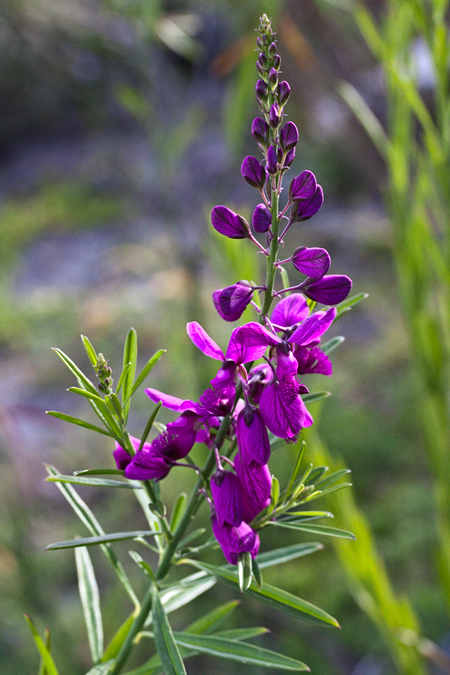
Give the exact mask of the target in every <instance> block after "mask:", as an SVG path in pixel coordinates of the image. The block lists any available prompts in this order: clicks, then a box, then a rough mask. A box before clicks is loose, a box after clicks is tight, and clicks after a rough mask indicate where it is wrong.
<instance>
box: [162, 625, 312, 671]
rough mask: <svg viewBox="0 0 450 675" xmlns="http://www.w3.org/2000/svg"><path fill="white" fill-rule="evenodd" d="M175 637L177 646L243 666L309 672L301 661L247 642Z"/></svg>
mask: <svg viewBox="0 0 450 675" xmlns="http://www.w3.org/2000/svg"><path fill="white" fill-rule="evenodd" d="M155 637H156V636H155ZM174 637H175V640H176V642H177V644H179V645H182V646H183V647H187V648H190V649H195V650H197V651H199V652H201V653H203V654H209V655H210V656H216V657H219V658H222V659H227V660H229V661H238V663H241V664H248V665H255V666H260V667H263V668H278V669H280V670H290V671H296V672H297V671H304V670H309V668H308V666H307V665H305V664H304V663H302V662H301V661H297V660H296V659H291V658H290V657H288V656H284V655H283V654H277V652H273V651H271V650H269V649H263V648H262V647H256V646H255V645H251V644H247V643H246V642H239V641H235V640H228V639H226V638H223V637H216V636H212V635H189V633H174Z"/></svg>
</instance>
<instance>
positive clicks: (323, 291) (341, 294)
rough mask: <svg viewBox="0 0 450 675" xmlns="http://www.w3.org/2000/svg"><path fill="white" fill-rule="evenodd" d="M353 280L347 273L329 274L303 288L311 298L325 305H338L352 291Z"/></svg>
mask: <svg viewBox="0 0 450 675" xmlns="http://www.w3.org/2000/svg"><path fill="white" fill-rule="evenodd" d="M351 287H352V280H351V279H350V278H349V277H347V276H345V274H329V275H327V276H324V277H322V278H321V279H319V280H318V281H314V282H313V283H312V284H309V285H308V287H307V288H305V289H303V290H304V293H305V295H307V296H308V298H311V300H315V301H316V302H321V303H322V304H324V305H337V304H338V303H339V302H342V300H345V298H346V297H347V295H348V294H349V293H350V289H351Z"/></svg>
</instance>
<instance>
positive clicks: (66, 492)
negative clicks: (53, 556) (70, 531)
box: [45, 464, 140, 607]
mask: <svg viewBox="0 0 450 675" xmlns="http://www.w3.org/2000/svg"><path fill="white" fill-rule="evenodd" d="M45 468H46V470H47V473H48V474H49V475H50V476H58V475H60V474H59V472H58V470H57V469H56V468H55V467H54V466H52V465H51V464H46V465H45ZM56 485H57V487H58V489H59V490H60V492H61V493H62V494H63V496H64V497H65V498H66V499H67V501H68V502H69V504H70V506H71V507H72V508H73V510H74V511H75V513H76V514H77V516H78V517H79V518H80V520H81V521H82V522H83V523H84V524H85V525H86V527H87V529H88V530H89V531H90V532H91V533H92V534H93V535H94V536H103V535H104V534H105V532H104V530H103V528H102V527H101V525H100V523H99V522H98V520H97V518H96V517H95V516H94V514H93V513H92V511H91V509H90V508H89V506H88V505H87V504H86V503H85V502H84V501H83V500H82V499H81V497H80V495H79V494H78V492H77V491H76V490H75V488H73V487H72V486H71V485H69V484H67V483H56ZM139 494H140V493H139ZM100 548H101V549H102V551H103V553H104V554H105V555H106V557H107V558H108V560H109V562H110V563H111V565H112V566H113V568H114V571H115V573H116V574H117V577H118V578H119V580H120V582H121V583H122V585H123V587H124V588H125V590H126V592H127V593H128V595H129V597H130V599H131V601H132V602H133V604H134V605H135V607H139V600H138V599H137V597H136V594H135V592H134V590H133V587H132V586H131V583H130V580H129V579H128V577H127V574H126V572H125V570H124V569H123V567H122V564H121V563H120V561H119V560H118V558H117V556H116V554H115V552H114V550H113V548H112V546H111V544H101V545H100Z"/></svg>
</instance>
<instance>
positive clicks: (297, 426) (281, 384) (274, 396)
mask: <svg viewBox="0 0 450 675" xmlns="http://www.w3.org/2000/svg"><path fill="white" fill-rule="evenodd" d="M298 389H299V385H298V383H297V382H296V381H295V380H294V378H288V379H287V381H282V380H280V381H277V380H275V381H274V382H272V384H269V385H268V386H267V387H266V388H265V389H264V391H263V393H262V395H261V401H260V404H259V407H260V410H261V414H262V416H263V419H264V422H265V423H266V426H267V428H268V429H269V431H271V432H272V433H273V434H275V436H279V437H280V438H293V437H294V436H296V435H297V434H298V433H299V431H300V430H301V429H302V428H303V427H304V426H305V424H304V422H305V419H306V407H305V404H304V403H303V401H302V399H301V398H300V396H299V395H298Z"/></svg>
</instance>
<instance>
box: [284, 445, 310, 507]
mask: <svg viewBox="0 0 450 675" xmlns="http://www.w3.org/2000/svg"><path fill="white" fill-rule="evenodd" d="M305 450H306V443H305V441H302V444H301V446H300V450H299V451H298V455H297V459H296V460H295V464H294V468H293V469H292V474H291V477H290V479H289V483H288V486H287V488H286V494H287V495H289V494H290V491H291V489H292V486H293V485H294V483H295V479H296V478H297V474H298V472H299V470H300V466H301V463H302V460H303V456H304V454H305Z"/></svg>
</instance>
